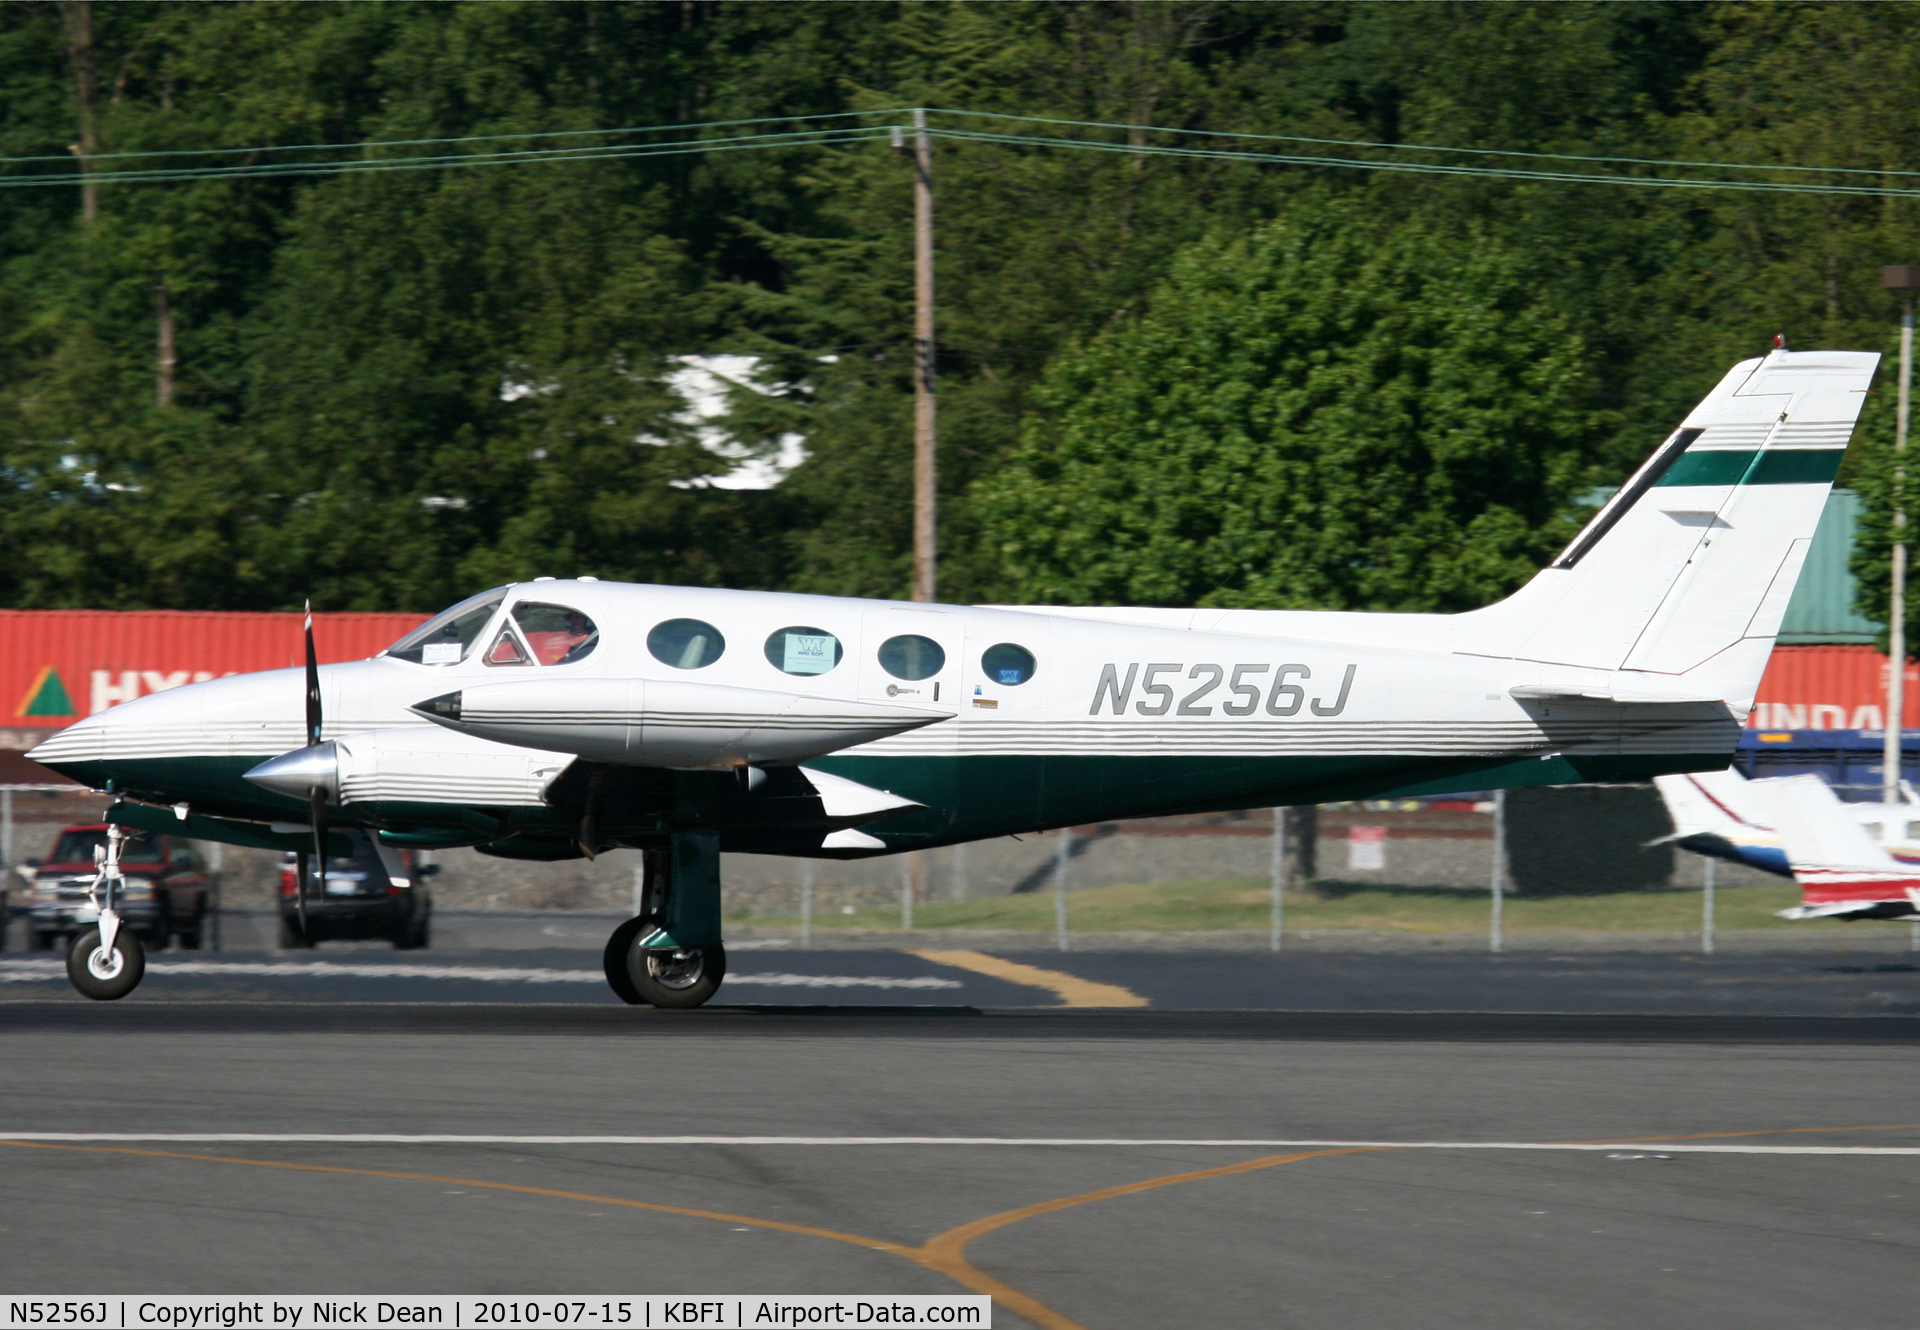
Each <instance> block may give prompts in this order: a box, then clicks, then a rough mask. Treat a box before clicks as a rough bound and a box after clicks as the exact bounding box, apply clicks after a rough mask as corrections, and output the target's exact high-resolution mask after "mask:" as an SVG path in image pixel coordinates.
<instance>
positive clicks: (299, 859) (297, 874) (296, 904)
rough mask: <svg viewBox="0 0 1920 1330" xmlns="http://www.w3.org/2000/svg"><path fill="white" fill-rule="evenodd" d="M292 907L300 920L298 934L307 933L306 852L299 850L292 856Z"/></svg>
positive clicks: (304, 935) (303, 934) (304, 934)
mask: <svg viewBox="0 0 1920 1330" xmlns="http://www.w3.org/2000/svg"><path fill="white" fill-rule="evenodd" d="M293 909H294V914H295V915H296V916H297V917H298V918H299V920H300V936H301V937H302V938H304V937H306V935H307V852H306V851H305V850H299V851H297V852H295V854H294V858H293Z"/></svg>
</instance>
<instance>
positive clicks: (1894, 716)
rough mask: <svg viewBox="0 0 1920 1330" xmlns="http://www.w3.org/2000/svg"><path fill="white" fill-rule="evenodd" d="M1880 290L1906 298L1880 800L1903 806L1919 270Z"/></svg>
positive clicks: (1904, 270)
mask: <svg viewBox="0 0 1920 1330" xmlns="http://www.w3.org/2000/svg"><path fill="white" fill-rule="evenodd" d="M1880 284H1881V285H1882V286H1884V287H1886V288H1887V290H1889V291H1900V292H1903V293H1904V294H1905V300H1904V301H1903V307H1902V309H1901V313H1900V404H1899V407H1898V409H1897V411H1896V414H1895V416H1894V426H1893V585H1892V587H1891V589H1890V594H1889V596H1888V602H1887V715H1886V724H1885V726H1884V727H1883V733H1884V735H1885V739H1884V742H1883V745H1882V747H1881V750H1880V799H1881V802H1883V803H1889V804H1893V803H1899V802H1900V774H1901V767H1902V765H1903V763H1904V755H1903V747H1902V743H1901V740H1902V739H1903V738H1904V737H1905V735H1904V727H1905V722H1906V703H1907V696H1906V693H1907V496H1906V482H1907V464H1906V454H1907V407H1908V403H1909V402H1910V400H1911V398H1912V390H1913V292H1914V290H1915V289H1916V288H1920V266H1912V265H1907V264H1894V265H1890V266H1888V267H1885V268H1882V269H1881V270H1880Z"/></svg>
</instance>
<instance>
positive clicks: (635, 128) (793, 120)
mask: <svg viewBox="0 0 1920 1330" xmlns="http://www.w3.org/2000/svg"><path fill="white" fill-rule="evenodd" d="M911 113H912V108H911V107H906V106H895V107H888V108H886V109H884V110H879V111H824V112H820V113H819V114H815V115H766V116H757V117H755V118H753V119H748V120H702V121H695V122H691V123H689V122H686V121H682V122H679V123H677V124H671V125H629V126H627V127H626V128H624V129H550V130H527V131H524V132H516V133H510V134H462V135H458V136H455V137H451V138H425V139H355V140H354V141H352V142H350V143H261V144H255V145H254V146H252V147H245V148H150V149H143V150H141V151H137V152H136V151H129V152H94V153H88V154H87V160H88V161H90V162H104V161H109V160H115V159H120V158H131V157H230V156H233V155H235V154H238V153H248V154H252V153H262V152H322V151H325V152H332V151H334V150H336V149H341V148H412V147H423V146H428V145H431V144H436V143H501V142H505V141H507V140H509V139H561V138H586V137H597V138H615V137H618V136H620V135H623V134H666V133H681V132H684V131H686V130H689V129H736V128H738V127H740V126H742V125H787V124H799V123H801V122H803V121H812V120H846V119H851V118H853V117H855V116H889V115H892V116H899V115H909V114H911ZM16 162H65V163H66V164H68V165H69V166H71V165H72V164H73V162H74V156H73V154H72V153H71V152H60V153H50V154H47V155H45V156H39V157H0V166H11V165H13V164H14V163H16Z"/></svg>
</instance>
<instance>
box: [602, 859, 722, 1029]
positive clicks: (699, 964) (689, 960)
mask: <svg viewBox="0 0 1920 1330" xmlns="http://www.w3.org/2000/svg"><path fill="white" fill-rule="evenodd" d="M642 853H643V854H644V855H645V859H644V861H643V882H644V886H643V889H642V892H641V901H640V914H639V915H638V916H637V917H636V918H633V919H629V920H627V921H626V922H625V923H623V924H621V925H620V926H619V927H618V928H616V929H614V930H613V936H612V937H610V938H608V939H607V950H606V955H605V958H604V960H605V965H606V974H607V985H608V987H610V988H612V989H613V991H614V992H615V993H616V994H618V995H619V998H620V1000H621V1001H622V1002H625V1003H628V1004H629V1005H631V1006H655V1007H682V1008H684V1007H698V1006H700V1005H701V1004H703V1003H704V1002H706V1001H707V1000H708V999H709V998H711V997H712V996H713V995H714V994H715V993H716V992H718V991H719V989H720V981H721V980H723V979H725V978H726V977H727V949H726V948H725V947H723V946H722V945H721V944H720V838H719V837H718V836H716V835H714V834H713V833H712V832H698V831H696V832H675V833H674V834H673V835H672V836H671V837H670V838H669V840H668V844H667V848H665V849H663V850H644V851H642Z"/></svg>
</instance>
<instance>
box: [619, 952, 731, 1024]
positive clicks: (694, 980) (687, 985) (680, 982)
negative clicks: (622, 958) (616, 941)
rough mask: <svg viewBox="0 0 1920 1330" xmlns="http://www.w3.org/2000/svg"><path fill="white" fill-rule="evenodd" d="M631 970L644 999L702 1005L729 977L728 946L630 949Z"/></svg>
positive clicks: (684, 1005) (661, 1003)
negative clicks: (722, 981) (721, 982)
mask: <svg viewBox="0 0 1920 1330" xmlns="http://www.w3.org/2000/svg"><path fill="white" fill-rule="evenodd" d="M627 958H628V959H627V974H628V976H629V977H630V978H631V979H632V981H633V986H634V988H635V989H637V990H638V991H639V993H640V999H641V1001H643V1002H650V1003H652V1004H653V1005H654V1006H656V1007H678V1008H688V1007H698V1006H700V1005H702V1004H703V1003H705V1002H706V1001H707V1000H708V999H709V998H711V997H712V996H713V995H714V994H715V993H717V992H719V990H720V981H721V980H722V979H725V978H726V977H727V949H726V948H725V947H723V946H721V945H720V944H719V943H717V942H716V943H715V944H713V945H712V946H710V947H670V948H655V949H650V950H644V951H642V950H638V949H635V950H630V951H629V952H628V953H627Z"/></svg>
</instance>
